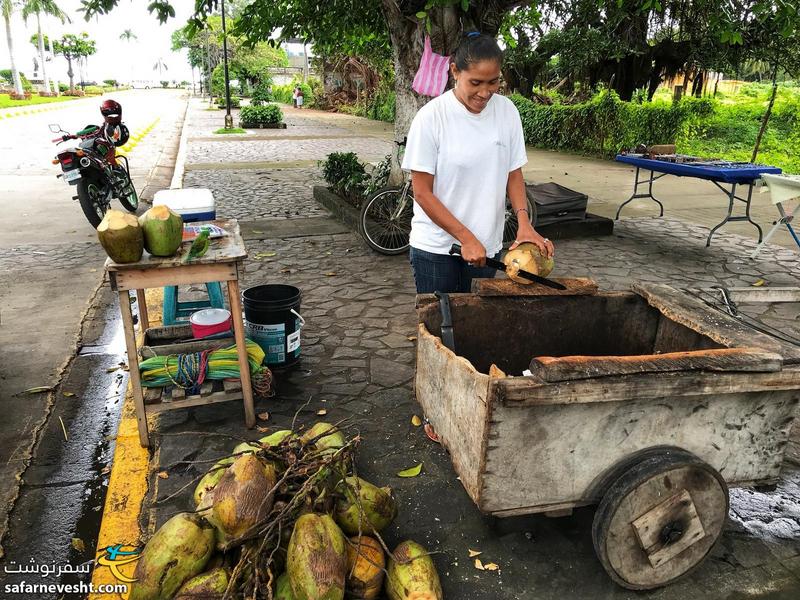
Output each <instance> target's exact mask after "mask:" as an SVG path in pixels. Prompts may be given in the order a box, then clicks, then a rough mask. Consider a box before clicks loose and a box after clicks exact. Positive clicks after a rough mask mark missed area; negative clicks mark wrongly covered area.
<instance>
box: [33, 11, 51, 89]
mask: <svg viewBox="0 0 800 600" xmlns="http://www.w3.org/2000/svg"><path fill="white" fill-rule="evenodd" d="M36 32H37V33H38V34H39V60H41V61H42V79H43V80H44V91H45V92H47V93H48V94H49V93H50V79H49V78H48V77H47V67H46V66H45V60H44V38H43V37H42V20H41V15H40V14H39V13H38V12H37V13H36Z"/></svg>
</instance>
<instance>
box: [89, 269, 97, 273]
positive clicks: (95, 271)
mask: <svg viewBox="0 0 800 600" xmlns="http://www.w3.org/2000/svg"><path fill="white" fill-rule="evenodd" d="M89 273H97V269H89Z"/></svg>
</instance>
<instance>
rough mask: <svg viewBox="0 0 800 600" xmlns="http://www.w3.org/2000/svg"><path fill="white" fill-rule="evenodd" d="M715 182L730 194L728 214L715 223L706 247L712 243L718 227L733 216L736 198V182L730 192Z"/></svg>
mask: <svg viewBox="0 0 800 600" xmlns="http://www.w3.org/2000/svg"><path fill="white" fill-rule="evenodd" d="M714 183H715V184H716V186H717V187H718V188H719V189H721V190H723V191H724V192H725V193H726V194H727V195H728V214H727V215H725V218H724V219H722V221H720V222H719V223H717V224H716V225H714V227H712V228H711V231H709V232H708V237H707V238H706V248H708V247H709V246H710V245H711V238H712V237H713V236H714V232H716V231H717V229H719V228H720V227H722V226H723V225H725V223H727V222H728V221H730V220H731V216H733V202H734V200H736V184H735V183H732V184H731V191H730V192H729V191H727V190H725V188H723V187H722V186H721V185H720V184H718V183H717V182H716V181H715V182H714Z"/></svg>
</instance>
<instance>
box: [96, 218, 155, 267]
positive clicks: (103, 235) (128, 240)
mask: <svg viewBox="0 0 800 600" xmlns="http://www.w3.org/2000/svg"><path fill="white" fill-rule="evenodd" d="M97 239H99V240H100V245H101V246H103V250H105V251H106V254H108V256H109V258H111V260H113V261H114V262H115V263H119V264H125V263H134V262H138V261H139V260H140V259H141V258H142V253H143V252H144V236H143V233H142V228H141V227H139V222H138V221H137V220H136V217H135V216H134V215H131V214H128V213H124V212H122V211H119V210H109V211H107V212H106V214H105V216H104V217H103V220H102V221H100V225H98V226H97Z"/></svg>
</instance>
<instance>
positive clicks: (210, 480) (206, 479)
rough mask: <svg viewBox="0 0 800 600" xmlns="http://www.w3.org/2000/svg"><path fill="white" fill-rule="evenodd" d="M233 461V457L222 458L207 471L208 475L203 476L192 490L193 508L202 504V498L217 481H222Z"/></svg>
mask: <svg viewBox="0 0 800 600" xmlns="http://www.w3.org/2000/svg"><path fill="white" fill-rule="evenodd" d="M233 461H234V459H233V457H229V458H223V459H222V460H220V461H218V462H217V463H216V464H214V466H213V467H211V469H209V471H208V473H206V474H205V475H203V478H202V479H201V480H200V481H199V482H198V484H197V487H196V488H194V496H193V497H194V504H195V506H200V504H201V503H202V502H203V496H205V495H206V493H208V492H210V491H211V490H213V489H214V488H215V487H216V486H217V484H218V483H219V480H220V479H222V476H223V475H224V474H225V470H226V469H227V468H228V467H229V466H230V465H231V463H233Z"/></svg>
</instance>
